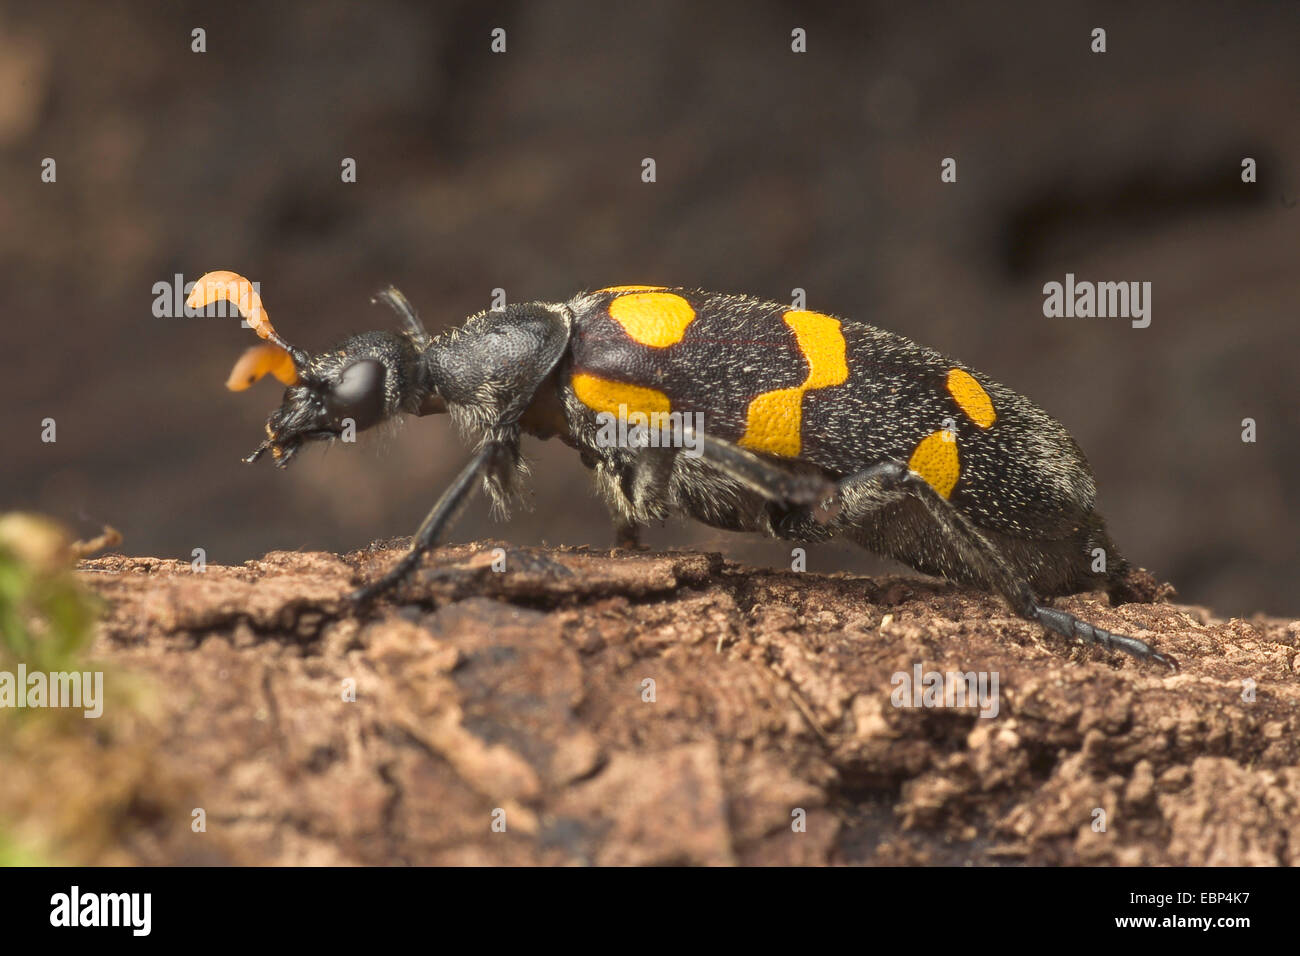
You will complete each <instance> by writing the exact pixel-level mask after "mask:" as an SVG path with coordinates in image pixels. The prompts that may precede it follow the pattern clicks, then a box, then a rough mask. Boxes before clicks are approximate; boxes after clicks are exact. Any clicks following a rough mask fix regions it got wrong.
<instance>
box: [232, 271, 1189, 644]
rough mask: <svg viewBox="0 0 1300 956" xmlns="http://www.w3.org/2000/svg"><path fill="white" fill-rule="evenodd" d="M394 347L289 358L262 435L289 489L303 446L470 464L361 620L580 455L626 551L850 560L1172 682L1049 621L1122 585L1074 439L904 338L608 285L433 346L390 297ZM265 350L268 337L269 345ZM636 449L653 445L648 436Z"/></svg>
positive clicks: (1070, 620)
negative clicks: (444, 442)
mask: <svg viewBox="0 0 1300 956" xmlns="http://www.w3.org/2000/svg"><path fill="white" fill-rule="evenodd" d="M378 299H379V300H380V301H383V302H385V303H386V304H388V305H389V306H391V307H392V308H393V309H394V310H395V311H396V312H397V313H398V315H399V316H400V318H401V319H402V324H403V327H402V329H401V331H398V332H382V331H377V332H366V333H363V334H361V335H356V336H353V337H351V338H349V339H347V340H346V341H344V342H343V343H341V344H340V345H339V346H337V347H336V348H334V349H332V350H329V351H326V352H322V353H318V354H316V355H308V354H307V353H305V352H303V351H302V350H299V349H294V350H293V352H292V353H291V354H292V356H293V359H294V364H295V368H296V370H297V377H298V381H297V382H296V384H293V385H291V386H289V387H288V388H287V390H286V391H285V396H284V401H283V403H282V405H281V406H280V408H279V409H277V410H276V411H275V412H274V413H272V415H271V417H270V419H269V420H268V422H267V428H266V430H267V440H266V441H265V442H263V444H262V446H261V447H259V449H258V450H257V451H256V452H254V454H253V455H252V456H250V458H249V460H255V459H256V458H257V457H258V456H259V455H260V454H261V453H262V452H263V451H266V450H270V451H271V452H272V453H273V456H274V458H275V461H276V463H277V464H278V465H280V466H281V467H283V466H284V465H286V464H287V463H288V462H289V461H290V460H291V459H292V458H293V457H294V454H295V453H296V452H297V450H298V449H299V448H300V446H301V445H302V443H303V442H304V441H305V440H314V439H332V438H336V437H338V435H339V434H340V433H341V429H342V427H343V424H344V423H345V422H347V421H351V422H352V423H353V424H355V426H356V428H357V429H358V430H363V429H366V428H370V427H373V426H374V425H377V424H379V423H380V422H382V421H386V420H389V419H393V418H395V417H397V416H400V415H402V414H413V415H426V414H434V413H443V412H445V413H448V414H450V415H451V417H452V420H453V422H454V423H455V425H456V426H457V427H458V429H459V430H460V432H461V433H462V434H463V435H465V436H466V437H467V438H468V439H469V440H471V441H472V442H473V443H474V446H475V451H474V453H473V455H472V457H471V459H470V461H469V462H468V464H466V466H465V467H464V469H463V470H462V471H461V472H460V473H459V475H458V476H457V477H456V479H455V480H454V481H453V482H452V485H451V487H450V488H448V489H447V490H446V492H444V494H443V495H442V497H441V498H439V499H438V501H437V503H436V504H435V505H434V508H433V510H432V511H430V513H429V515H428V517H427V518H426V519H425V521H424V523H423V524H422V525H421V526H420V528H419V530H418V531H417V532H416V535H415V538H414V540H413V542H412V546H411V550H410V551H409V552H408V554H407V555H406V556H405V557H404V558H403V559H402V560H401V561H400V562H399V563H398V564H397V566H396V567H394V568H393V570H392V571H390V572H389V573H387V574H385V575H384V576H382V577H381V578H379V579H377V580H375V581H373V582H372V583H370V584H368V585H366V586H365V587H363V588H361V589H360V590H358V591H357V592H356V593H355V594H354V595H353V596H352V597H353V599H354V600H356V601H359V602H365V601H371V600H373V599H375V598H377V597H378V596H379V595H381V594H382V593H384V592H385V591H388V590H389V589H391V588H392V587H393V586H394V585H396V584H398V583H399V582H401V581H402V580H403V579H404V578H406V577H407V576H408V575H409V574H410V573H411V572H412V571H413V570H414V569H415V568H416V567H418V565H419V563H420V561H421V559H422V557H423V555H424V554H425V553H426V552H427V551H429V550H430V549H431V548H432V547H434V545H435V544H436V543H437V542H438V540H439V539H440V538H441V536H442V535H443V534H444V533H445V532H446V530H447V528H448V526H449V525H450V523H451V521H452V520H453V518H454V517H455V515H456V513H457V512H458V510H459V509H460V507H461V506H462V505H463V504H464V503H465V501H466V499H467V498H468V497H469V496H470V494H471V493H472V491H473V490H474V488H476V487H478V486H480V485H482V486H483V487H484V488H485V490H486V492H487V494H488V495H489V496H490V498H491V499H492V501H493V503H494V505H495V506H496V507H497V508H498V509H499V510H501V511H502V512H504V511H505V509H506V506H507V503H508V501H509V499H510V497H511V495H512V493H513V492H514V491H515V489H516V488H517V486H518V482H519V480H520V478H521V476H522V475H523V473H524V470H525V469H524V467H523V464H522V460H521V457H520V451H519V443H520V438H521V436H522V435H524V434H530V435H533V436H537V437H540V438H558V439H560V440H561V441H563V442H565V443H566V444H568V445H570V446H572V447H573V448H575V449H577V450H578V452H579V453H580V455H581V458H582V461H583V463H584V464H585V465H586V466H587V467H588V468H590V469H591V470H592V472H593V474H594V477H595V480H596V484H597V486H598V488H599V490H600V492H601V494H602V496H603V497H604V499H605V501H606V502H607V504H608V506H609V510H610V513H611V516H612V518H613V522H614V527H615V531H616V534H617V539H618V542H619V544H621V545H624V546H636V544H637V540H638V531H639V529H640V527H641V526H642V525H644V524H646V523H647V522H650V521H659V520H662V519H664V518H666V517H668V516H670V515H686V516H689V517H692V518H695V519H697V520H699V521H702V522H704V523H706V524H708V525H711V526H713V527H717V528H723V529H727V530H731V531H750V532H757V533H761V534H765V535H769V536H773V537H779V538H785V539H789V540H794V541H800V542H814V541H824V540H828V539H831V538H836V537H842V538H847V539H849V540H851V541H854V542H856V543H857V544H859V545H861V546H863V547H865V548H867V549H869V550H871V551H873V552H876V553H878V554H882V555H886V556H889V557H892V558H896V559H898V560H900V561H902V562H904V563H906V564H908V565H910V566H911V567H913V568H916V569H917V570H919V571H922V572H925V573H928V574H934V575H940V576H944V577H947V578H949V579H952V580H954V581H958V582H961V583H964V584H969V585H972V586H975V587H978V588H981V589H984V590H988V591H992V592H995V593H997V594H1000V595H1002V596H1003V597H1004V598H1005V599H1006V600H1007V601H1008V602H1009V604H1010V605H1011V607H1012V609H1013V610H1014V611H1015V612H1016V613H1017V614H1018V615H1020V616H1022V617H1024V618H1026V619H1029V620H1033V621H1037V622H1038V623H1039V624H1041V625H1042V626H1043V627H1045V628H1046V629H1048V630H1050V631H1052V632H1054V633H1056V634H1059V635H1062V636H1065V637H1067V638H1071V639H1078V640H1080V641H1082V642H1084V643H1091V644H1097V645H1100V646H1102V647H1104V648H1108V649H1118V650H1122V651H1125V652H1127V653H1129V654H1132V655H1134V656H1135V657H1138V658H1141V659H1146V660H1152V661H1156V662H1158V663H1161V664H1165V665H1167V666H1169V667H1171V668H1176V667H1177V664H1176V662H1175V661H1174V660H1173V659H1172V658H1171V657H1169V656H1167V655H1165V654H1162V653H1160V652H1158V651H1156V650H1154V649H1153V648H1151V647H1150V646H1149V645H1147V644H1146V643H1144V642H1143V641H1140V640H1137V639H1135V638H1131V637H1126V636H1123V635H1119V634H1113V633H1111V632H1109V631H1106V630H1103V629H1101V628H1099V627H1096V626H1094V625H1091V624H1088V623H1087V622H1085V621H1082V620H1080V619H1078V618H1076V617H1075V616H1073V615H1071V614H1069V613H1067V612H1065V611H1062V610H1059V609H1056V608H1052V607H1048V606H1046V605H1044V604H1043V603H1041V601H1040V599H1039V595H1043V596H1052V595H1064V594H1073V593H1077V592H1080V591H1087V590H1097V589H1102V590H1107V591H1108V592H1110V593H1111V595H1112V597H1113V598H1116V599H1122V597H1123V596H1124V594H1125V589H1126V587H1127V585H1126V579H1127V575H1128V573H1129V571H1130V566H1129V564H1128V562H1126V561H1125V559H1124V558H1123V557H1122V556H1121V555H1120V553H1119V551H1118V550H1117V549H1116V548H1115V546H1114V545H1113V544H1112V542H1111V540H1110V537H1109V535H1108V534H1107V531H1106V525H1105V522H1104V521H1103V519H1102V518H1101V516H1100V515H1099V514H1097V512H1095V511H1094V510H1093V503H1094V499H1095V496H1096V484H1095V481H1094V478H1093V474H1092V471H1091V469H1090V468H1089V466H1088V463H1087V460H1086V459H1085V458H1084V456H1083V453H1082V452H1081V451H1080V450H1079V447H1078V446H1077V445H1076V444H1075V442H1074V439H1073V438H1071V436H1070V434H1069V433H1068V432H1067V431H1066V430H1065V428H1064V427H1063V426H1062V425H1061V424H1060V423H1058V422H1057V421H1056V420H1055V419H1053V418H1052V417H1051V416H1049V415H1048V414H1047V413H1046V412H1044V411H1043V410H1042V409H1040V408H1039V407H1038V406H1037V405H1035V404H1034V403H1033V402H1030V401H1029V400H1028V399H1026V398H1024V397H1023V396H1021V395H1019V394H1017V393H1016V392H1013V391H1011V390H1010V389H1008V388H1006V387H1004V386H1002V385H1000V384H998V383H997V382H994V381H992V380H991V379H989V378H988V377H987V376H986V375H984V374H982V373H980V372H978V371H975V370H974V369H970V368H967V367H966V366H963V365H961V364H960V363H958V362H954V361H952V360H951V359H949V358H946V357H944V356H943V355H940V354H939V353H938V352H935V351H933V350H931V349H928V348H926V347H924V346H921V345H918V344H916V343H915V342H912V341H910V340H909V339H906V338H904V337H903V336H901V335H897V334H895V333H892V332H889V331H886V330H884V329H880V328H876V327H874V326H870V325H866V324H864V323H861V322H855V321H852V320H849V319H841V318H836V317H834V316H830V315H827V314H824V313H820V312H812V311H807V310H803V309H792V308H790V307H789V306H785V305H781V304H779V303H774V302H768V301H764V300H762V299H758V298H753V297H750V296H745V295H727V294H716V293H709V292H701V291H698V290H691V289H680V288H666V287H658V286H618V287H612V288H609V289H601V290H598V291H596V292H586V293H582V294H580V295H577V296H575V297H574V298H572V299H570V300H569V301H567V302H563V303H543V302H528V303H521V304H516V305H507V306H505V307H503V308H501V309H496V310H490V311H485V312H480V313H478V314H477V315H474V316H471V317H470V318H469V319H467V320H466V321H465V323H464V324H463V325H461V326H460V327H459V328H454V329H451V330H448V331H446V332H444V333H442V334H440V335H438V336H436V337H435V336H431V335H429V334H428V333H427V332H426V331H425V330H424V328H423V326H422V325H421V324H420V321H419V319H418V318H417V317H416V314H415V311H414V310H413V309H412V308H411V306H410V304H409V303H408V302H407V301H406V299H405V298H404V297H403V296H402V295H401V294H400V293H399V292H397V291H396V290H395V289H389V290H386V291H385V292H383V293H381V295H380V296H379V297H378ZM268 327H269V323H268ZM637 426H641V427H640V428H638V427H637Z"/></svg>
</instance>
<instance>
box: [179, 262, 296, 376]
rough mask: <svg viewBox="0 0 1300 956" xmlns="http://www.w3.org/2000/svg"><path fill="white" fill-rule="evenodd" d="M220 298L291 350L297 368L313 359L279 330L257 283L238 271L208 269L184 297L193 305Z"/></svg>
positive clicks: (259, 330) (255, 327) (264, 334)
mask: <svg viewBox="0 0 1300 956" xmlns="http://www.w3.org/2000/svg"><path fill="white" fill-rule="evenodd" d="M218 301H226V302H230V303H232V304H234V305H235V307H236V308H238V309H239V312H240V314H241V315H243V317H244V321H246V322H247V323H248V324H249V326H250V327H251V328H252V330H253V331H254V332H256V333H257V334H258V337H259V338H263V339H266V341H268V342H270V343H271V344H272V345H275V346H277V347H279V348H282V349H284V350H285V351H286V352H288V353H289V357H290V358H291V359H293V364H294V366H295V367H296V368H299V369H302V368H305V367H306V366H307V363H308V361H309V360H310V357H309V356H308V355H307V353H306V352H305V351H304V350H302V349H300V348H297V347H295V346H293V345H290V344H289V343H288V342H286V341H285V340H284V339H282V338H281V337H280V333H278V332H277V331H275V327H274V326H273V325H271V319H270V317H269V316H268V315H267V314H266V309H265V308H263V306H262V297H261V296H260V295H258V293H257V287H256V286H254V285H253V283H251V282H249V281H248V280H247V279H245V278H244V277H243V276H241V275H240V274H239V273H237V272H228V271H225V270H219V271H217V272H205V273H204V274H203V275H202V276H200V277H199V280H198V281H197V282H195V283H194V289H193V291H192V292H190V294H189V298H187V299H186V300H185V304H186V305H187V306H189V307H190V308H191V309H202V308H204V307H206V306H208V305H211V304H212V303H213V302H218Z"/></svg>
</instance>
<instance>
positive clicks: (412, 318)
mask: <svg viewBox="0 0 1300 956" xmlns="http://www.w3.org/2000/svg"><path fill="white" fill-rule="evenodd" d="M370 301H371V302H382V303H384V305H386V306H388V307H389V308H390V309H392V310H393V311H394V312H396V313H397V317H398V318H399V319H401V320H402V327H403V328H404V329H406V334H407V335H409V336H410V337H411V339H412V340H413V341H414V342H415V344H416V345H417V346H418V347H419V348H425V347H426V346H427V345H428V344H429V343H430V342H431V341H433V339H432V337H431V336H430V335H429V332H428V330H427V329H426V328H425V327H424V323H423V322H421V321H420V317H419V316H418V315H416V314H415V309H414V308H412V307H411V303H410V302H408V301H407V299H406V296H404V295H402V293H401V292H399V291H398V290H397V286H392V285H390V286H389V287H388V288H387V289H384V290H383V291H382V292H379V293H378V294H376V295H375V297H374V298H373V299H371V300H370Z"/></svg>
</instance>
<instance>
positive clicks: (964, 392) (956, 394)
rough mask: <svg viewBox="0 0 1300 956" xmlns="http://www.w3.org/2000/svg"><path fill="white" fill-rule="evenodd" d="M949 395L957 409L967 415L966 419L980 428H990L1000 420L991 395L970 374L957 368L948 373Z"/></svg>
mask: <svg viewBox="0 0 1300 956" xmlns="http://www.w3.org/2000/svg"><path fill="white" fill-rule="evenodd" d="M948 394H949V395H951V396H952V397H953V401H955V402H956V403H957V407H958V408H960V409H961V410H962V411H963V412H965V413H966V417H967V418H969V419H970V420H971V421H973V422H974V423H975V424H976V425H978V426H979V427H980V428H989V427H991V426H992V425H993V423H994V422H995V421H997V420H998V414H997V412H995V411H994V410H993V400H992V399H991V398H989V393H988V392H986V391H984V389H983V387H982V386H981V385H980V383H979V382H977V381H975V379H974V378H973V377H971V375H970V373H969V372H963V371H962V370H961V369H959V368H955V369H953V370H952V371H950V372H949V373H948Z"/></svg>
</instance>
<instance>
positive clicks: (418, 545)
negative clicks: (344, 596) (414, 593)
mask: <svg viewBox="0 0 1300 956" xmlns="http://www.w3.org/2000/svg"><path fill="white" fill-rule="evenodd" d="M508 457H509V456H508V453H507V449H506V447H505V446H504V445H501V444H499V443H496V442H488V443H487V444H485V445H484V446H483V447H482V448H480V449H479V450H478V452H476V453H475V455H474V457H473V458H472V459H470V462H469V464H468V465H466V466H465V467H464V468H463V469H462V470H461V473H460V474H459V475H457V476H456V480H455V481H453V482H452V483H451V487H449V488H448V489H447V490H446V491H444V492H443V493H442V497H441V498H439V499H438V503H437V504H435V505H434V506H433V510H431V511H430V512H429V514H428V517H426V518H425V519H424V523H423V524H421V525H420V528H419V530H418V531H416V532H415V537H414V538H413V539H412V540H411V550H410V551H408V552H407V553H406V554H405V556H403V558H402V560H400V561H399V562H397V565H396V566H395V567H394V568H393V569H392V570H391V571H389V572H388V573H387V574H385V575H384V576H383V577H382V578H380V579H379V580H377V581H372V582H371V583H370V584H367V585H366V586H365V587H362V588H358V589H357V590H356V591H353V592H352V593H351V594H350V595H348V600H349V601H352V602H353V603H355V604H366V603H369V602H370V601H372V600H374V598H376V597H378V596H379V595H380V594H383V593H384V592H385V591H388V590H391V589H392V588H393V587H395V586H397V585H398V584H400V583H401V582H402V581H403V580H404V579H405V578H406V577H408V576H409V575H410V574H411V572H412V571H414V570H415V569H416V568H417V567H419V564H420V559H421V558H423V557H424V555H425V554H426V553H427V552H428V551H430V550H431V549H432V548H433V547H434V545H436V544H437V543H438V538H439V537H441V535H442V533H443V532H444V531H446V530H447V528H448V527H449V526H450V525H451V523H452V522H453V521H454V520H455V519H456V516H457V514H459V513H460V509H461V508H462V507H463V506H464V505H465V502H467V501H468V500H469V496H470V495H471V494H472V493H473V491H474V489H475V487H477V486H478V485H479V483H480V482H479V479H480V478H482V477H484V476H485V475H488V474H491V472H492V471H493V469H495V468H496V467H497V466H498V464H499V463H500V462H501V461H502V460H504V459H508Z"/></svg>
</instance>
